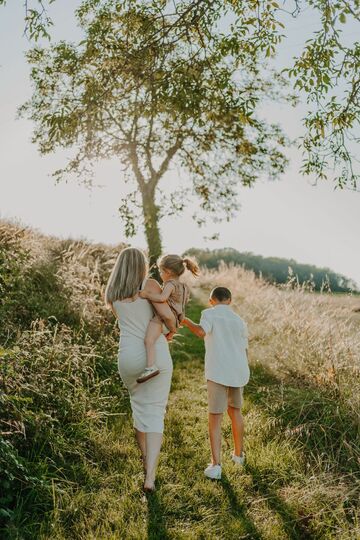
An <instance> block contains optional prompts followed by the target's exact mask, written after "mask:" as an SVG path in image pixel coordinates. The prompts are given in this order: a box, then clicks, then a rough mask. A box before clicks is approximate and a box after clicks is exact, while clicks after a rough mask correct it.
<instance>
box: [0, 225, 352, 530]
mask: <svg viewBox="0 0 360 540" xmlns="http://www.w3.org/2000/svg"><path fill="white" fill-rule="evenodd" d="M0 235H1V238H0V240H1V244H0V246H1V248H0V287H1V304H0V315H1V343H0V346H1V358H0V362H1V368H0V369H1V384H2V393H1V394H0V407H1V414H0V418H1V423H0V429H1V437H0V481H1V487H2V490H1V495H0V497H1V498H0V519H1V535H2V537H4V538H11V539H20V538H25V539H27V538H29V539H30V538H31V539H33V538H43V539H45V538H49V539H50V538H51V539H65V538H69V539H70V538H71V539H79V540H80V539H85V538H89V539H90V538H91V539H94V538H96V539H98V538H99V539H103V538H106V539H114V540H115V539H119V538H134V539H140V538H141V539H143V538H154V539H155V538H158V539H165V538H174V539H175V538H176V539H192V538H204V539H206V538H209V539H212V538H228V539H233V538H264V539H273V540H275V539H276V540H278V539H287V538H299V539H303V538H334V539H335V538H336V539H338V538H340V539H345V538H346V539H347V538H348V539H350V538H356V537H357V535H359V534H360V532H359V516H358V514H357V510H358V509H357V502H358V495H359V477H358V471H359V459H360V454H359V445H358V442H359V423H358V420H359V418H358V411H359V396H360V375H359V365H358V361H359V357H360V339H359V328H360V324H359V322H360V321H359V316H358V315H357V314H356V313H354V312H353V309H354V308H355V307H356V306H357V305H358V304H357V302H358V301H357V299H356V298H352V297H332V296H329V295H311V294H309V293H307V292H306V291H305V290H302V289H298V290H296V291H293V290H287V289H286V288H283V289H279V288H275V287H273V286H271V285H269V284H266V283H265V282H263V281H261V280H259V279H257V278H256V277H255V276H254V274H253V273H251V272H246V271H244V270H243V269H241V268H240V269H239V268H237V269H236V268H232V269H230V270H229V269H228V268H226V267H222V268H221V269H220V270H219V271H217V272H205V273H203V275H202V276H201V278H200V279H199V280H198V281H197V282H196V284H194V289H193V300H192V302H191V305H190V306H189V310H188V312H189V314H190V315H191V316H192V317H194V318H195V319H197V318H198V317H199V313H200V310H201V309H202V304H204V303H205V302H206V297H207V294H208V291H209V289H210V288H211V287H212V286H213V285H214V284H224V285H226V286H230V287H231V288H232V289H233V291H234V297H235V309H238V310H239V311H240V312H241V314H242V315H243V316H244V318H245V319H246V320H247V321H248V324H249V327H250V331H251V336H250V337H251V340H250V350H251V368H252V378H251V382H250V384H249V385H248V387H247V388H246V392H245V408H244V412H245V419H246V432H247V444H246V450H247V456H248V461H247V465H246V467H245V468H244V469H243V470H237V469H234V468H233V467H232V466H231V463H230V461H229V459H228V456H227V454H228V452H229V450H230V432H229V424H228V423H227V422H226V424H225V426H224V428H225V441H224V471H225V477H224V480H223V481H222V482H219V483H216V482H215V483H212V482H209V481H206V479H204V478H203V475H202V469H203V468H204V466H205V465H206V464H207V460H208V455H209V451H208V443H207V438H206V392H205V384H204V380H203V363H202V357H203V344H202V342H201V341H200V340H196V339H195V338H194V337H192V336H190V335H189V334H188V333H187V332H186V331H182V336H181V337H179V338H178V340H177V341H176V342H175V343H174V344H173V346H172V354H173V357H174V363H175V370H174V378H173V385H172V392H171V396H170V403H169V412H168V417H167V422H166V431H165V443H164V449H163V452H162V456H161V463H160V468H159V478H158V486H159V489H158V491H157V492H156V494H155V495H154V496H153V497H150V498H149V499H147V500H146V499H145V500H144V499H143V498H142V495H141V491H140V488H141V483H142V473H141V466H140V461H139V457H138V454H137V451H136V447H135V444H134V441H133V433H132V427H131V419H130V410H129V403H128V399H127V395H126V391H125V389H124V388H123V387H122V385H121V381H120V379H119V377H118V374H117V368H116V357H117V340H118V334H117V329H116V323H115V321H114V320H113V317H112V316H111V314H110V313H109V312H108V311H107V310H106V309H105V308H104V307H103V302H102V295H103V289H104V284H105V282H106V279H107V277H108V274H109V271H110V268H111V266H112V264H113V260H114V257H115V255H116V252H117V250H116V249H113V250H111V249H109V248H106V247H104V246H101V245H95V246H94V245H90V244H86V243H85V242H74V241H60V240H57V239H55V238H47V237H42V236H40V235H37V234H35V233H33V232H31V231H29V230H24V229H19V228H17V227H15V226H11V225H9V224H4V223H2V224H1V226H0Z"/></svg>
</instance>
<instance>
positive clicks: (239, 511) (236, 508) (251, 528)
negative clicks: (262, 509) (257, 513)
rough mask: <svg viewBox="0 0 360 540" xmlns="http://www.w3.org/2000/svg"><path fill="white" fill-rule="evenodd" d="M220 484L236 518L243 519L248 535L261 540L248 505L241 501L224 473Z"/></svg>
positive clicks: (254, 539)
mask: <svg viewBox="0 0 360 540" xmlns="http://www.w3.org/2000/svg"><path fill="white" fill-rule="evenodd" d="M219 485H220V486H221V487H222V488H223V490H224V493H225V495H226V496H227V498H228V499H229V504H230V511H231V514H232V515H233V516H234V517H235V518H236V519H238V520H240V521H241V523H242V524H243V526H244V530H245V532H246V534H247V537H248V538H251V540H261V538H262V536H261V534H260V532H259V531H258V530H257V528H256V527H255V525H254V523H253V522H252V521H251V519H250V518H249V517H248V515H247V509H246V506H245V505H244V504H243V503H241V502H239V500H238V498H237V496H236V493H235V491H234V489H233V487H232V485H231V483H230V481H229V479H228V478H227V476H226V475H225V474H224V473H223V474H222V477H221V482H219Z"/></svg>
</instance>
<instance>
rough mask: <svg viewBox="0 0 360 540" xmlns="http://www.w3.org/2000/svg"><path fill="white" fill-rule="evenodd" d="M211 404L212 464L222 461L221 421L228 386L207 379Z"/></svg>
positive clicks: (224, 409) (210, 436)
mask: <svg viewBox="0 0 360 540" xmlns="http://www.w3.org/2000/svg"><path fill="white" fill-rule="evenodd" d="M207 390H208V405H209V438H210V446H211V456H212V464H213V465H220V463H221V421H222V417H223V413H224V411H226V404H227V393H226V387H225V386H223V385H222V384H218V383H216V382H214V381H209V380H208V381H207Z"/></svg>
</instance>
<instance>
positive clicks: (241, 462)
mask: <svg viewBox="0 0 360 540" xmlns="http://www.w3.org/2000/svg"><path fill="white" fill-rule="evenodd" d="M231 459H232V460H233V462H234V463H236V464H237V465H244V463H245V454H244V452H243V453H242V454H241V456H235V454H231Z"/></svg>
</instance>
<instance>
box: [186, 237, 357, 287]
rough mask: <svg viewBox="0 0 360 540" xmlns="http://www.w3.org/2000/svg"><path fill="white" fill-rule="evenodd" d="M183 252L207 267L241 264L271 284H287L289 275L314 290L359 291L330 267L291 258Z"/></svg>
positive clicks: (228, 251) (226, 251)
mask: <svg viewBox="0 0 360 540" xmlns="http://www.w3.org/2000/svg"><path fill="white" fill-rule="evenodd" d="M186 254H188V255H190V256H193V257H196V259H197V260H198V262H199V263H200V265H202V266H206V267H207V268H217V267H218V266H219V264H220V263H221V261H224V263H226V264H237V265H241V266H243V267H244V268H246V269H248V270H253V271H254V272H255V274H256V275H257V276H260V275H261V276H262V277H263V278H264V279H266V280H268V281H271V282H273V283H286V282H287V281H289V278H293V279H295V280H297V281H298V282H299V283H300V284H303V283H309V284H311V286H312V287H313V289H314V290H316V291H320V290H330V291H332V292H350V291H353V292H359V291H358V289H357V286H356V283H355V282H354V281H353V280H351V279H349V278H347V277H345V276H343V275H341V274H336V273H335V272H333V271H332V270H330V269H329V268H318V267H316V266H313V265H311V264H300V263H298V262H296V261H294V260H293V259H281V258H279V257H262V256H261V255H254V254H253V253H251V252H250V253H248V252H245V253H240V252H239V251H237V250H236V249H232V248H224V249H214V250H209V249H197V248H191V249H189V250H187V251H186Z"/></svg>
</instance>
